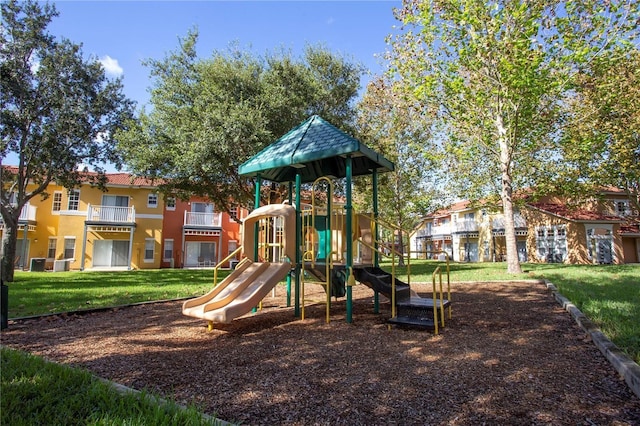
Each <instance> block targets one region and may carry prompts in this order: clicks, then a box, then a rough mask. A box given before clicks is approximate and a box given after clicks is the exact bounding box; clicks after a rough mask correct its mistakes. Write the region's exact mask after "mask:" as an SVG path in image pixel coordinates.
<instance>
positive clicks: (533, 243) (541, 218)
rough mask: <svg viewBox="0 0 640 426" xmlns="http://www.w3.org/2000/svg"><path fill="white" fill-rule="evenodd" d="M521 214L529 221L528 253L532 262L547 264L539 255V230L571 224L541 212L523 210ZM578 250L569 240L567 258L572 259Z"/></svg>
mask: <svg viewBox="0 0 640 426" xmlns="http://www.w3.org/2000/svg"><path fill="white" fill-rule="evenodd" d="M520 213H521V214H522V216H523V217H524V218H525V219H526V221H527V227H528V230H529V231H528V233H527V253H528V255H529V261H530V262H536V263H545V262H547V259H546V258H544V259H543V258H541V257H540V256H539V254H538V245H537V239H538V235H537V229H538V228H540V227H551V226H560V225H564V226H567V224H568V223H569V222H568V221H567V220H566V219H562V218H559V217H555V216H551V215H548V214H545V213H543V212H541V211H539V210H535V209H528V208H523V209H521V210H520ZM567 234H569V230H567ZM574 250H576V249H575V248H574V247H571V245H570V243H569V240H568V241H567V258H571V256H572V254H570V253H571V252H572V251H574Z"/></svg>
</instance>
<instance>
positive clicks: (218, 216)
mask: <svg viewBox="0 0 640 426" xmlns="http://www.w3.org/2000/svg"><path fill="white" fill-rule="evenodd" d="M184 227H185V228H205V229H206V228H220V227H222V213H195V212H184Z"/></svg>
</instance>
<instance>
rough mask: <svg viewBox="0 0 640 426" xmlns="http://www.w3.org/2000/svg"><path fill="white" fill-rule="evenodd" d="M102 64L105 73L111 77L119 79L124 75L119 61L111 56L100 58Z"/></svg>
mask: <svg viewBox="0 0 640 426" xmlns="http://www.w3.org/2000/svg"><path fill="white" fill-rule="evenodd" d="M100 63H101V64H102V66H103V67H104V70H105V72H106V73H107V74H109V75H112V76H115V77H118V76H120V75H122V73H123V72H124V70H123V69H122V67H121V66H120V65H119V64H118V60H117V59H113V58H112V57H111V56H109V55H106V56H103V57H102V58H100Z"/></svg>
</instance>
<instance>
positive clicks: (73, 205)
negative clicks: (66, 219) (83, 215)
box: [67, 189, 80, 210]
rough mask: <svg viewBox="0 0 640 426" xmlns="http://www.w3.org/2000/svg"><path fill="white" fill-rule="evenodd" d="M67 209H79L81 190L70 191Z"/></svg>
mask: <svg viewBox="0 0 640 426" xmlns="http://www.w3.org/2000/svg"><path fill="white" fill-rule="evenodd" d="M68 198H69V200H68V202H67V210H78V209H79V208H80V191H79V190H77V189H72V190H71V191H69V193H68Z"/></svg>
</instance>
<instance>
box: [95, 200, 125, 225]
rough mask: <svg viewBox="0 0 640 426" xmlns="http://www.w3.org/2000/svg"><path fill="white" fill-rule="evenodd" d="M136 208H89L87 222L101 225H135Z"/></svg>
mask: <svg viewBox="0 0 640 426" xmlns="http://www.w3.org/2000/svg"><path fill="white" fill-rule="evenodd" d="M135 221H136V210H135V207H114V206H92V205H91V204H89V205H88V206H87V222H94V223H101V224H115V223H135Z"/></svg>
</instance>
